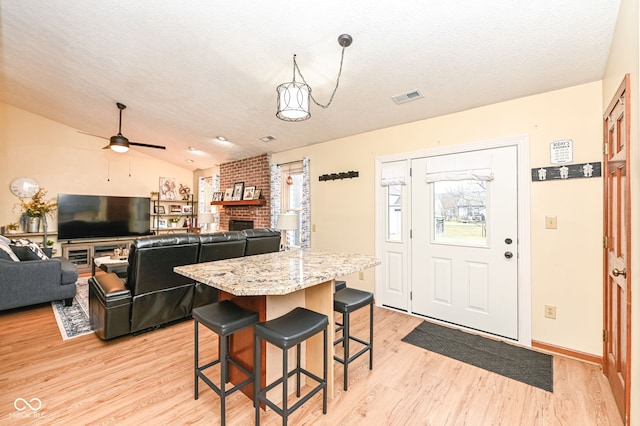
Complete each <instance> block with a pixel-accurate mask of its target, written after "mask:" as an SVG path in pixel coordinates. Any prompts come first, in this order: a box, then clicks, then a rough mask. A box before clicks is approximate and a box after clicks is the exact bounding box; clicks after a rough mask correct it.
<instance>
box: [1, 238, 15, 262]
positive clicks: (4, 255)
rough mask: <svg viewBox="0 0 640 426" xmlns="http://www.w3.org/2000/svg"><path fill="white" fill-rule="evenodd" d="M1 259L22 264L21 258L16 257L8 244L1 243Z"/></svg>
mask: <svg viewBox="0 0 640 426" xmlns="http://www.w3.org/2000/svg"><path fill="white" fill-rule="evenodd" d="M0 259H4V260H13V261H14V262H20V258H19V257H18V256H16V254H15V253H14V252H13V250H12V249H11V247H9V245H8V244H4V243H3V242H1V241H0Z"/></svg>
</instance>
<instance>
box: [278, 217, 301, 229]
mask: <svg viewBox="0 0 640 426" xmlns="http://www.w3.org/2000/svg"><path fill="white" fill-rule="evenodd" d="M278 229H281V230H284V231H292V230H294V229H298V215H297V214H295V213H283V214H280V215H278Z"/></svg>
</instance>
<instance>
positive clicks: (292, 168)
mask: <svg viewBox="0 0 640 426" xmlns="http://www.w3.org/2000/svg"><path fill="white" fill-rule="evenodd" d="M280 179H281V182H282V183H281V188H282V192H281V197H282V200H281V204H280V206H281V212H282V213H295V214H296V216H298V229H296V230H295V231H288V232H287V239H288V240H289V241H288V243H289V246H291V247H301V233H302V213H303V208H302V193H303V184H304V179H303V167H302V161H297V162H295V163H290V164H285V165H283V166H281V167H280Z"/></svg>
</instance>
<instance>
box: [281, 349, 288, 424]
mask: <svg viewBox="0 0 640 426" xmlns="http://www.w3.org/2000/svg"><path fill="white" fill-rule="evenodd" d="M288 372H289V349H283V350H282V426H287V420H289V405H288V404H287V402H288V401H287V397H288V395H289V386H288V385H289V374H288Z"/></svg>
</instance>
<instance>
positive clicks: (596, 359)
mask: <svg viewBox="0 0 640 426" xmlns="http://www.w3.org/2000/svg"><path fill="white" fill-rule="evenodd" d="M531 346H532V347H534V348H536V349H540V350H543V351H546V352H552V353H554V354H558V355H564V356H568V357H571V358H576V359H579V360H581V361H585V362H590V363H592V364H598V365H602V357H601V356H597V355H592V354H588V353H585V352H580V351H574V350H572V349H567V348H563V347H561V346H555V345H550V344H548V343H543V342H538V341H535V340H532V341H531Z"/></svg>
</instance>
